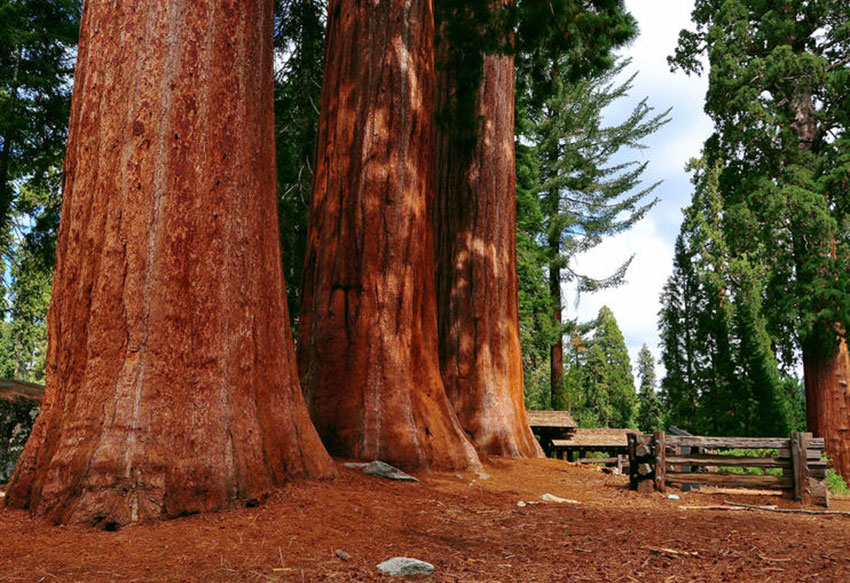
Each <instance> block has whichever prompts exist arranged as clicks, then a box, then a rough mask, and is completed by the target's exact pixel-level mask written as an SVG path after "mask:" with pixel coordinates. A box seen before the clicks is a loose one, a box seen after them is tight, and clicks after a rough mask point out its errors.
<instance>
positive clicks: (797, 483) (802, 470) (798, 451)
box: [791, 433, 808, 502]
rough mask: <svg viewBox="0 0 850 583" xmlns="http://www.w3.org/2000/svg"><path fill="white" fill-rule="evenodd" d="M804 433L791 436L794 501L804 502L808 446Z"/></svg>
mask: <svg viewBox="0 0 850 583" xmlns="http://www.w3.org/2000/svg"><path fill="white" fill-rule="evenodd" d="M803 435H804V434H803V433H792V434H791V472H792V474H793V475H792V478H793V480H792V481H793V483H794V501H795V502H802V501H803V493H804V492H805V490H806V482H805V480H806V473H808V472H806V457H807V455H806V444H805V442H804V438H803Z"/></svg>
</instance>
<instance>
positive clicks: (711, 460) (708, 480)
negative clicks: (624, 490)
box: [629, 431, 829, 506]
mask: <svg viewBox="0 0 850 583" xmlns="http://www.w3.org/2000/svg"><path fill="white" fill-rule="evenodd" d="M823 448H824V442H823V439H815V438H813V437H812V434H811V433H793V434H791V437H790V438H774V437H764V438H755V437H703V436H696V435H693V436H681V435H667V434H665V433H664V432H663V431H659V432H656V433H654V434H652V435H638V434H631V435H629V478H630V483H631V487H632V489H635V490H638V491H642V492H648V491H652V490H658V491H659V492H664V490H665V488H666V487H667V486H668V485H677V486H682V485H684V484H700V485H707V486H718V487H725V488H757V489H770V490H781V491H782V492H783V493H784V494H785V495H787V496H788V497H790V498H793V499H794V500H796V501H798V502H801V503H802V504H804V505H821V506H829V495H828V492H827V488H826V475H827V464H826V461H825V460H823V459H822V458H823ZM724 449H725V450H730V449H770V450H777V455H775V456H769V457H767V456H766V457H752V456H734V455H720V454H719V453H718V450H724ZM718 468H758V469H761V470H765V469H778V470H780V471H781V475H772V474H765V475H752V474H739V473H720V472H718V471H717V469H718Z"/></svg>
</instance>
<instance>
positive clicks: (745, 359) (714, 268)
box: [660, 160, 794, 435]
mask: <svg viewBox="0 0 850 583" xmlns="http://www.w3.org/2000/svg"><path fill="white" fill-rule="evenodd" d="M689 168H690V170H691V171H692V173H693V183H694V192H693V195H692V201H691V205H690V206H688V207H687V208H686V209H685V211H684V220H683V222H682V227H681V232H680V234H679V237H678V239H677V243H676V253H675V257H674V273H673V275H672V276H671V277H670V279H669V280H668V283H667V285H666V286H665V289H664V293H663V294H662V306H663V307H662V313H661V320H660V327H661V338H662V347H663V350H662V357H663V362H664V364H665V369H666V371H667V374H666V376H665V378H664V380H663V382H662V394H663V395H664V400H665V404H666V407H667V410H668V412H669V416H670V418H669V419H670V422H671V423H672V424H674V425H677V426H679V427H682V428H685V429H688V430H690V431H693V432H697V433H704V434H712V435H714V434H717V435H783V434H785V433H787V432H788V431H790V430H791V429H792V427H793V422H792V421H791V419H792V418H793V416H794V399H793V398H791V395H789V394H788V386H789V385H788V382H787V378H786V377H785V375H783V374H781V373H780V371H779V368H778V362H777V361H776V358H775V356H774V354H773V350H772V346H771V343H770V338H769V336H768V335H767V333H766V328H765V326H766V323H765V319H764V317H763V315H762V314H761V312H760V309H759V308H760V306H761V297H760V295H759V294H760V288H759V287H758V282H759V281H761V279H762V277H761V276H760V274H761V273H763V271H764V269H763V266H762V265H761V264H760V263H757V262H756V259H755V258H751V257H746V256H734V255H732V254H731V253H730V251H729V247H728V244H727V242H726V228H725V218H726V213H725V212H724V210H723V199H722V197H721V195H720V190H719V181H718V180H719V176H720V172H721V169H722V166H721V165H719V164H707V163H706V162H705V161H704V160H693V161H691V163H690V164H689Z"/></svg>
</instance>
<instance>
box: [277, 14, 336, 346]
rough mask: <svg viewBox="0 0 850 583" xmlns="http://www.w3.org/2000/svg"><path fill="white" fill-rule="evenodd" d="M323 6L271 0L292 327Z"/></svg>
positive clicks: (309, 182)
mask: <svg viewBox="0 0 850 583" xmlns="http://www.w3.org/2000/svg"><path fill="white" fill-rule="evenodd" d="M325 5H326V2H324V1H322V0H277V1H276V2H275V34H274V44H275V54H276V55H277V60H276V61H277V62H279V63H280V65H279V67H277V69H276V72H275V88H274V91H275V135H276V137H277V140H276V144H277V184H278V186H277V193H278V215H279V223H280V240H281V246H282V248H283V273H284V276H285V278H286V282H287V286H286V295H287V299H288V300H289V314H290V317H291V319H292V323H293V325H294V326H295V327H296V330H295V331H296V332H297V324H298V313H299V310H300V308H301V283H302V282H301V280H302V279H303V273H302V271H303V268H304V254H305V251H306V246H307V223H308V215H309V213H310V197H311V196H312V192H311V189H312V187H313V168H314V167H315V162H314V160H313V157H314V156H315V152H316V128H317V127H318V123H319V102H320V101H321V97H322V65H323V63H324V48H325V19H326V15H325Z"/></svg>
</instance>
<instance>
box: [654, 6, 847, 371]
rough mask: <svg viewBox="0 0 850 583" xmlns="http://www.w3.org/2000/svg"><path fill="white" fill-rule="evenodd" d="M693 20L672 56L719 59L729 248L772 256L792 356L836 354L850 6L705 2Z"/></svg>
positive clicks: (719, 133)
mask: <svg viewBox="0 0 850 583" xmlns="http://www.w3.org/2000/svg"><path fill="white" fill-rule="evenodd" d="M692 18H693V20H694V24H695V30H694V31H683V32H682V33H681V36H680V39H679V47H678V49H677V51H676V54H675V56H674V57H672V58H671V59H670V61H671V64H672V65H673V66H674V67H680V68H682V69H683V70H684V71H686V72H688V73H700V72H701V70H702V64H701V61H700V57H701V56H703V55H706V56H708V61H709V64H710V67H711V68H710V74H709V90H708V94H707V96H706V112H707V113H708V114H709V115H710V116H711V118H712V119H713V120H714V123H715V128H716V135H715V138H714V139H713V140H711V142H710V143H709V144H708V145H707V154H708V155H709V156H710V158H711V159H713V160H717V161H719V162H720V163H721V164H722V165H723V169H722V172H721V174H720V177H719V181H720V189H721V191H722V193H723V199H724V200H723V206H724V209H725V212H726V214H727V216H726V219H725V221H726V224H727V228H726V232H727V241H728V244H729V246H730V248H731V250H732V252H733V253H734V254H735V255H740V256H744V255H746V256H748V257H757V258H758V259H759V260H760V261H761V262H763V264H764V268H765V271H764V273H763V276H764V278H765V282H766V285H765V286H764V289H763V290H762V292H761V293H762V295H763V297H764V302H763V303H762V305H761V312H762V313H763V314H764V316H765V318H766V325H767V332H768V333H769V335H770V339H771V340H772V342H773V343H774V344H775V345H776V347H777V349H778V353H779V355H780V356H781V357H782V360H783V362H784V363H785V364H786V365H789V366H790V365H793V364H794V363H795V362H796V361H797V358H798V355H799V354H800V351H801V350H803V351H814V352H818V353H828V352H829V351H831V350H832V349H833V348H834V346H835V340H836V325H837V324H838V331H841V330H846V329H847V323H848V316H850V287H849V286H850V283H848V282H850V275H848V274H850V271H848V269H847V266H848V258H850V248H848V238H847V225H848V205H850V197H849V196H848V194H850V182H849V181H848V178H850V156H848V154H847V152H848V145H850V141H848V140H850V137H848V135H847V131H846V130H847V127H848V121H850V94H849V93H848V91H847V87H848V86H850V4H848V3H847V2H837V1H835V0H813V1H811V2H795V3H789V2H785V3H775V2H764V1H761V0H727V1H725V2H716V1H714V0H698V1H697V2H696V5H695V8H694V11H693V14H692Z"/></svg>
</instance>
